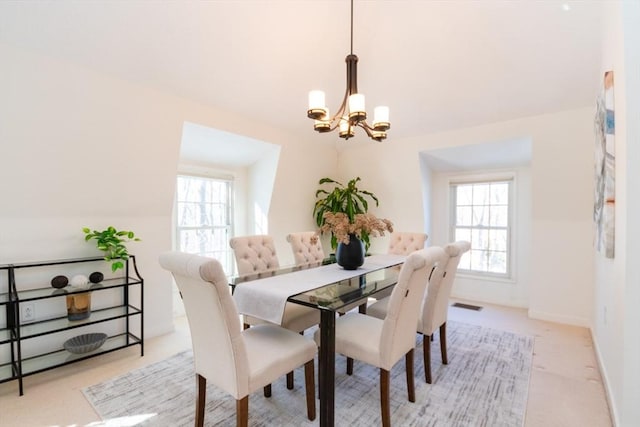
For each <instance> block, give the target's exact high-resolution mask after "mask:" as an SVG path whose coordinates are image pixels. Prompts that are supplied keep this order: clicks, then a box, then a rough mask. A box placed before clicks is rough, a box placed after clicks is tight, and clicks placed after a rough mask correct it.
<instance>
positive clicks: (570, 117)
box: [339, 107, 594, 326]
mask: <svg viewBox="0 0 640 427" xmlns="http://www.w3.org/2000/svg"><path fill="white" fill-rule="evenodd" d="M593 113H594V109H593V108H591V107H585V108H582V109H577V110H571V111H565V112H560V113H555V114H548V115H543V116H537V117H529V118H524V119H519V120H512V121H508V122H501V123H494V124H488V125H484V126H478V127H473V128H467V129H460V130H456V131H451V132H443V133H438V134H432V135H425V136H421V137H415V138H408V139H404V140H393V139H392V138H390V139H388V140H387V141H386V142H384V143H381V144H380V143H370V144H368V143H353V144H350V145H345V146H344V149H343V151H342V152H341V153H340V158H339V166H340V174H341V176H343V177H354V176H360V177H361V178H362V187H363V188H366V189H367V190H370V191H372V192H374V193H375V194H376V195H377V196H378V198H379V199H380V207H379V208H378V209H373V211H374V212H375V213H376V214H378V215H380V216H383V217H388V218H390V219H391V220H392V221H393V222H394V223H395V225H396V228H397V229H398V230H426V229H429V227H431V233H432V234H434V235H437V234H438V233H440V235H442V233H446V231H439V230H442V227H444V225H443V224H435V223H432V224H430V225H429V224H424V223H423V218H424V215H423V214H424V212H423V200H422V189H421V185H422V176H421V171H420V159H419V153H420V152H422V151H425V150H431V149H439V148H444V147H451V146H463V145H470V144H478V143H482V142H490V141H505V140H512V139H518V138H521V137H523V136H528V137H530V138H531V141H532V162H531V201H532V209H531V211H532V216H531V236H532V237H531V240H530V243H529V244H530V247H529V248H528V251H529V253H530V261H529V265H528V266H526V265H525V266H521V267H520V268H522V269H524V270H525V271H526V270H527V269H529V271H530V272H531V274H530V275H529V277H530V279H529V280H530V281H529V284H528V286H527V287H528V289H529V292H528V297H529V298H528V306H529V313H530V316H532V317H536V318H543V319H547V320H553V321H559V322H564V323H571V324H578V325H584V326H587V325H589V323H590V318H591V315H592V312H591V305H592V302H593V271H592V269H591V268H585V264H587V265H589V263H590V262H591V260H592V257H593V254H592V251H591V242H592V225H591V224H592V223H591V213H592V208H593V206H592V194H593V183H592V179H593ZM434 222H435V219H434ZM436 227H440V229H439V230H438V231H437V230H436ZM445 235H446V234H445ZM430 243H433V242H430ZM387 244H388V239H387V238H386V237H385V238H378V239H374V241H373V245H372V251H374V250H386V245H387ZM523 250H525V251H526V249H523ZM550 295H553V298H550V297H549V296H550ZM521 297H522V295H521V293H517V294H516V295H515V296H514V297H513V298H515V299H516V300H519V299H520V298H521Z"/></svg>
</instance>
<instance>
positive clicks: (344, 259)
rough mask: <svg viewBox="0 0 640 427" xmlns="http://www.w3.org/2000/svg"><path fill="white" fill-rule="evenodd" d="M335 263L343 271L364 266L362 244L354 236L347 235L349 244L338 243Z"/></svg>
mask: <svg viewBox="0 0 640 427" xmlns="http://www.w3.org/2000/svg"><path fill="white" fill-rule="evenodd" d="M336 262H337V263H338V265H339V266H341V267H342V268H344V269H345V270H355V269H357V268H358V267H360V266H361V265H362V264H364V243H362V240H360V239H358V236H356V235H355V234H349V243H348V244H345V243H338V249H337V250H336Z"/></svg>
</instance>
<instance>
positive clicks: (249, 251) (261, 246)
mask: <svg viewBox="0 0 640 427" xmlns="http://www.w3.org/2000/svg"><path fill="white" fill-rule="evenodd" d="M229 246H231V249H233V255H234V256H235V258H236V265H237V266H238V274H239V275H245V274H252V273H260V272H263V271H267V270H274V269H277V268H280V263H279V261H278V255H277V254H276V247H275V245H274V244H273V237H271V236H267V235H255V236H241V237H232V238H231V239H230V240H229Z"/></svg>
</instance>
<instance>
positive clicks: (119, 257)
mask: <svg viewBox="0 0 640 427" xmlns="http://www.w3.org/2000/svg"><path fill="white" fill-rule="evenodd" d="M82 231H83V232H84V233H85V236H84V240H85V241H87V242H88V241H89V240H91V239H96V240H97V243H96V245H97V247H98V249H99V250H101V251H103V252H104V253H105V255H104V260H105V261H107V262H111V271H113V272H115V271H116V270H118V269H120V268H124V262H123V261H125V260H127V259H129V252H128V250H127V247H126V246H125V243H128V242H139V241H140V239H139V238H137V237H136V236H135V234H134V233H133V231H124V230H123V231H118V230H116V229H115V228H114V227H111V226H110V227H108V228H107V229H106V230H102V231H98V230H93V231H92V230H91V229H90V228H87V227H84V228H83V229H82Z"/></svg>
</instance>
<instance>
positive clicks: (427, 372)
mask: <svg viewBox="0 0 640 427" xmlns="http://www.w3.org/2000/svg"><path fill="white" fill-rule="evenodd" d="M422 352H423V354H424V380H425V381H426V383H427V384H431V336H430V335H423V336H422Z"/></svg>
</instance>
